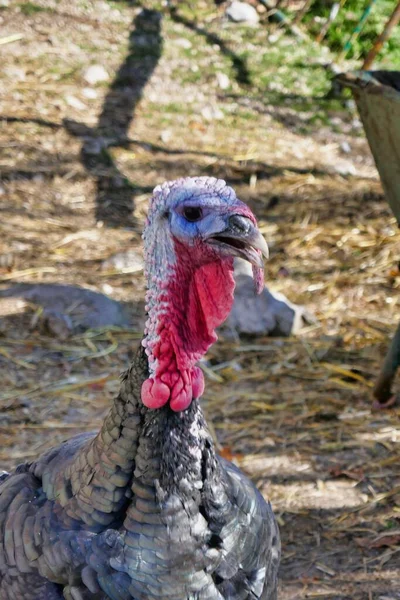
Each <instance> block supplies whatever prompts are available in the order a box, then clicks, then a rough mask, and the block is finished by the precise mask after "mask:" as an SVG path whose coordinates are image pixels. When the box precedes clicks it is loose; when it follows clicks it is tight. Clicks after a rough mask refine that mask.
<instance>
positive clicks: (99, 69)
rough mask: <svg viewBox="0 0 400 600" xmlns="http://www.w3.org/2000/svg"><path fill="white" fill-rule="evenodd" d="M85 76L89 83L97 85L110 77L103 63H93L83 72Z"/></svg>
mask: <svg viewBox="0 0 400 600" xmlns="http://www.w3.org/2000/svg"><path fill="white" fill-rule="evenodd" d="M83 78H84V80H85V81H87V83H88V84H89V85H96V84H97V83H101V82H102V81H108V80H109V79H110V76H109V74H108V73H107V71H106V70H105V68H104V67H103V66H102V65H92V66H90V67H89V68H88V69H86V71H85V72H84V74H83Z"/></svg>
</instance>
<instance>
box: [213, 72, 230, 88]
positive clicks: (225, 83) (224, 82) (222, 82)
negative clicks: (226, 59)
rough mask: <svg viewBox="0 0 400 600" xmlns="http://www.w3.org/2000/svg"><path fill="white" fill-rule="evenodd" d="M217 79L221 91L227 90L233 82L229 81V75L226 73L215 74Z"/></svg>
mask: <svg viewBox="0 0 400 600" xmlns="http://www.w3.org/2000/svg"><path fill="white" fill-rule="evenodd" d="M215 77H216V79H217V83H218V87H219V88H220V89H221V90H227V89H228V88H229V87H230V85H231V80H230V79H229V77H228V75H226V73H221V72H220V71H218V72H217V73H216V74H215Z"/></svg>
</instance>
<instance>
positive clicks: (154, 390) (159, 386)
mask: <svg viewBox="0 0 400 600" xmlns="http://www.w3.org/2000/svg"><path fill="white" fill-rule="evenodd" d="M170 394H171V392H170V389H169V387H168V386H167V385H166V384H165V383H163V382H162V381H160V380H157V379H156V380H154V379H153V378H150V379H146V381H144V382H143V385H142V390H141V397H142V402H143V404H144V405H145V406H147V408H161V407H162V406H164V404H166V403H167V402H168V400H169V397H170Z"/></svg>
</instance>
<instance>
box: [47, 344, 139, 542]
mask: <svg viewBox="0 0 400 600" xmlns="http://www.w3.org/2000/svg"><path fill="white" fill-rule="evenodd" d="M147 376H148V367H147V358H146V356H145V354H144V351H143V348H142V347H139V349H138V351H137V353H136V356H135V358H134V360H133V362H132V365H131V367H130V368H129V369H128V371H127V372H126V373H125V374H124V375H123V377H122V383H121V387H120V391H119V394H118V396H117V397H116V398H115V399H114V402H113V404H112V407H111V409H110V411H109V413H108V414H107V416H106V417H105V419H104V422H103V425H102V427H101V429H100V431H99V433H98V434H97V435H96V436H95V437H94V438H92V439H91V440H89V441H88V442H87V443H86V444H84V445H83V446H82V447H81V448H80V449H79V450H78V451H77V452H76V453H74V455H73V457H72V459H71V460H70V461H66V462H65V463H61V465H57V466H59V467H60V468H57V469H55V470H54V469H53V470H51V471H49V473H48V475H46V474H45V475H44V477H43V487H44V489H45V491H46V493H47V495H48V497H50V498H54V499H57V501H58V503H59V504H61V506H62V507H63V508H64V512H63V514H64V518H65V519H67V520H68V518H71V519H73V520H78V521H79V522H80V524H81V527H83V528H86V529H89V530H92V531H100V530H101V529H103V528H104V526H111V525H113V526H115V525H118V524H119V523H120V522H121V521H122V519H123V517H124V510H123V509H124V507H125V506H126V504H127V502H128V501H129V498H130V495H131V491H130V484H131V481H132V477H133V471H134V466H135V456H136V452H137V447H138V441H139V437H140V433H141V428H142V422H143V412H144V407H143V404H142V403H141V401H140V389H141V386H142V383H143V381H144V380H145V378H146V377H147ZM50 466H51V465H50Z"/></svg>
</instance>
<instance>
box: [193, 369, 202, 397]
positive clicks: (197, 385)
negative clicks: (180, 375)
mask: <svg viewBox="0 0 400 600" xmlns="http://www.w3.org/2000/svg"><path fill="white" fill-rule="evenodd" d="M192 392H193V398H201V396H202V395H203V392H204V375H203V371H202V370H201V369H199V367H194V369H193V371H192Z"/></svg>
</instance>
